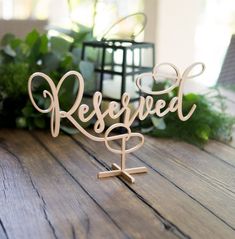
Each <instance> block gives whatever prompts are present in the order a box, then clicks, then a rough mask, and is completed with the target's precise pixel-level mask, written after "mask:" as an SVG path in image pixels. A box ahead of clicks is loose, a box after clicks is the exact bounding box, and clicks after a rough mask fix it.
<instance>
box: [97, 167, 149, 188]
mask: <svg viewBox="0 0 235 239" xmlns="http://www.w3.org/2000/svg"><path fill="white" fill-rule="evenodd" d="M112 169H113V170H111V171H105V172H99V173H98V175H97V177H98V178H99V179H101V178H108V177H115V176H122V177H123V178H124V179H125V180H127V181H128V182H129V183H134V182H135V178H134V177H132V176H131V174H137V173H147V168H146V167H138V168H126V169H121V167H120V166H118V165H117V164H115V163H113V164H112Z"/></svg>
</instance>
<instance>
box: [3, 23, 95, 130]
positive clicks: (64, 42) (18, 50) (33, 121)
mask: <svg viewBox="0 0 235 239" xmlns="http://www.w3.org/2000/svg"><path fill="white" fill-rule="evenodd" d="M57 30H58V33H60V35H58V36H53V37H49V36H48V35H47V34H42V35H40V34H39V33H38V32H37V31H36V30H33V31H32V32H30V33H29V34H28V35H27V36H26V37H25V39H20V38H17V37H16V36H14V35H12V34H7V35H5V36H4V37H3V39H2V40H1V46H0V127H20V128H29V129H32V128H46V127H48V126H49V120H48V118H49V117H45V116H43V115H41V114H39V112H37V111H36V110H35V109H34V108H33V106H32V104H31V103H30V102H29V97H28V93H27V82H28V79H29V76H30V75H31V74H32V73H34V72H36V71H40V72H44V73H46V74H47V75H49V76H50V77H51V78H52V79H53V80H55V81H58V80H59V78H60V77H61V76H62V75H63V74H64V73H66V72H67V71H69V70H77V71H80V72H82V74H83V76H84V77H85V79H87V80H86V82H85V84H86V86H87V85H89V84H90V85H94V82H93V80H94V79H92V72H93V70H94V66H93V64H92V63H91V62H84V61H81V47H82V43H83V41H84V40H89V39H92V35H91V32H92V31H91V29H89V28H86V27H83V26H81V25H78V26H77V28H76V29H75V30H65V29H57ZM43 87H46V86H43V85H41V87H38V88H36V90H35V94H34V97H35V98H36V99H37V101H38V104H39V105H41V107H42V108H43V107H45V106H46V104H48V102H47V101H45V100H44V99H43V97H42V91H41V89H42V88H43ZM64 87H65V88H67V90H66V91H64V92H63V91H62V92H61V95H60V99H61V105H62V106H63V107H64V108H65V109H66V108H68V107H69V105H70V104H71V101H72V99H73V97H75V94H76V92H75V90H74V89H75V88H76V82H75V80H70V81H68V82H66V84H65V85H64ZM87 87H88V86H87Z"/></svg>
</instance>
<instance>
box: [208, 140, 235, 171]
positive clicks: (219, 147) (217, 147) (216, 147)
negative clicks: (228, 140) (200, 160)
mask: <svg viewBox="0 0 235 239" xmlns="http://www.w3.org/2000/svg"><path fill="white" fill-rule="evenodd" d="M204 150H205V151H206V152H208V153H210V154H212V155H213V156H214V157H217V158H219V159H221V160H223V161H224V162H226V163H228V164H229V165H231V166H233V167H235V148H233V147H231V146H229V145H226V144H224V143H221V142H218V141H215V140H211V141H210V142H209V143H208V144H207V145H205V148H204Z"/></svg>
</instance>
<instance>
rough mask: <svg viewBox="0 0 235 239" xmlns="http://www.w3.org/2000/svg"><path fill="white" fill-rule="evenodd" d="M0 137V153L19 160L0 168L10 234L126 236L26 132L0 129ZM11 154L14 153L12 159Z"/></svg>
mask: <svg viewBox="0 0 235 239" xmlns="http://www.w3.org/2000/svg"><path fill="white" fill-rule="evenodd" d="M0 137H1V138H2V139H4V142H5V145H6V148H7V151H8V153H7V154H6V155H3V154H2V152H1V158H3V159H4V162H7V163H8V164H9V162H12V164H13V163H17V164H18V165H19V166H18V167H16V166H17V165H16V166H15V165H9V166H8V170H4V168H3V171H4V174H5V177H11V178H9V179H6V180H5V181H6V182H7V183H11V184H12V185H11V187H12V188H9V187H8V190H7V192H5V193H6V198H5V200H6V202H5V206H4V210H1V220H2V222H3V223H4V226H5V229H6V231H7V233H8V236H9V238H10V239H11V238H17V239H18V238H56V239H59V238H87V237H90V238H127V235H126V234H125V232H123V231H121V230H120V228H119V226H118V225H116V224H115V223H114V222H113V220H112V219H111V218H110V217H109V215H108V214H107V213H106V212H105V211H104V210H103V209H102V208H101V207H100V205H99V204H97V203H96V202H95V201H94V200H93V199H92V198H91V197H90V196H89V195H88V194H87V193H86V192H85V191H84V189H83V188H82V187H81V186H80V185H79V184H78V183H77V182H75V181H74V179H73V178H71V176H70V175H69V174H68V173H67V172H66V171H65V170H64V169H63V168H62V167H61V166H60V165H59V164H58V163H57V162H56V161H55V160H54V159H53V157H52V156H51V155H50V154H49V153H48V152H47V151H46V150H45V149H44V148H43V147H42V146H41V145H40V144H38V143H37V141H35V140H34V138H33V137H32V136H30V135H29V133H27V132H23V131H17V133H16V132H14V131H1V136H0ZM12 155H17V156H13V157H15V159H13V158H11V156H12ZM9 158H10V159H9ZM1 163H2V160H1ZM4 167H6V166H4ZM7 173H10V175H9V176H8V174H7ZM3 180H4V177H3ZM6 182H5V183H6ZM18 191H19V192H18ZM13 200H14V201H13ZM102 225H105V226H102ZM97 228H99V230H97Z"/></svg>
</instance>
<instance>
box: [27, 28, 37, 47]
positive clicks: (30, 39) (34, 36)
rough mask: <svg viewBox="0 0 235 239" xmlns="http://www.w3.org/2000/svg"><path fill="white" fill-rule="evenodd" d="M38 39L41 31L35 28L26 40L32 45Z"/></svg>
mask: <svg viewBox="0 0 235 239" xmlns="http://www.w3.org/2000/svg"><path fill="white" fill-rule="evenodd" d="M38 39H39V33H38V32H37V31H36V30H35V29H34V30H32V31H31V32H30V33H29V34H28V35H27V36H26V39H25V42H26V43H27V44H28V45H29V46H30V47H32V46H33V45H34V44H35V43H36V41H37V40H38Z"/></svg>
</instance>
